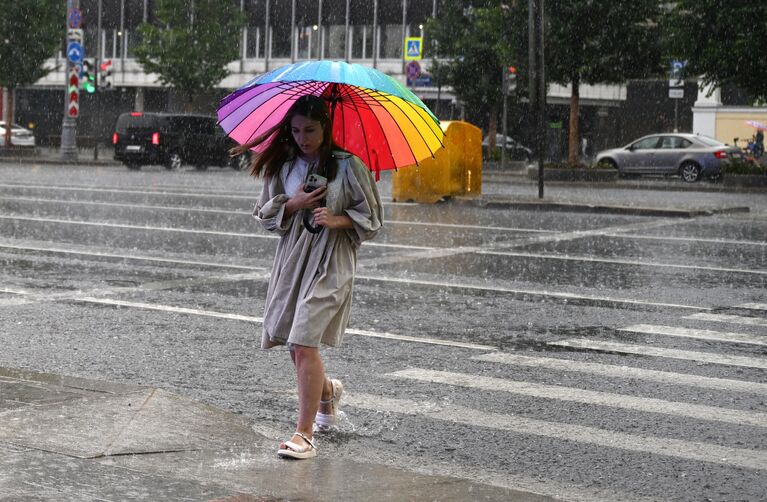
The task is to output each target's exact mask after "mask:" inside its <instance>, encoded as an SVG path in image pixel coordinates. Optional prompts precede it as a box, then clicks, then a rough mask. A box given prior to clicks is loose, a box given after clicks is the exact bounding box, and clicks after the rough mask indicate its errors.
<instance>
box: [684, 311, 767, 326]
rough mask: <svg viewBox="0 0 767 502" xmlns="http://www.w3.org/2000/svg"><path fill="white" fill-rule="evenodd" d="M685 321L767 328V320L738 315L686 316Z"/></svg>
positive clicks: (700, 314) (705, 314) (707, 314)
mask: <svg viewBox="0 0 767 502" xmlns="http://www.w3.org/2000/svg"><path fill="white" fill-rule="evenodd" d="M685 319H697V320H699V321H714V322H726V323H732V324H745V325H749V326H767V319H763V318H759V317H745V316H739V315H726V314H712V313H709V312H706V313H698V314H693V315H688V316H687V317H685Z"/></svg>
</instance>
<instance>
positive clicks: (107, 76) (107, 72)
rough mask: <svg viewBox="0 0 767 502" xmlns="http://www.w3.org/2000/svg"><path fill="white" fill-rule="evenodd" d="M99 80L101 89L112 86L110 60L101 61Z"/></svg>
mask: <svg viewBox="0 0 767 502" xmlns="http://www.w3.org/2000/svg"><path fill="white" fill-rule="evenodd" d="M99 82H100V83H101V87H102V88H103V89H109V88H111V87H112V60H111V59H107V60H106V61H104V62H103V63H101V68H100V73H99Z"/></svg>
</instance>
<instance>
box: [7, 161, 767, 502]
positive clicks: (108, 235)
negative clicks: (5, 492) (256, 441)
mask: <svg viewBox="0 0 767 502" xmlns="http://www.w3.org/2000/svg"><path fill="white" fill-rule="evenodd" d="M0 173H2V181H0V263H1V264H2V271H1V272H0V312H2V321H0V338H1V341H2V346H3V350H2V351H0V366H4V367H12V368H23V369H30V370H35V371H43V372H48V373H56V374H63V375H71V376H79V377H87V378H93V379H99V380H107V381H112V382H118V383H123V384H131V385H148V386H154V387H160V388H162V389H165V390H168V391H171V392H174V393H178V394H181V395H183V396H188V397H191V398H194V399H198V400H201V401H204V402H206V403H209V404H212V405H215V406H217V407H220V408H222V409H224V410H227V411H231V412H235V413H238V414H242V416H243V417H245V418H246V419H247V420H248V421H250V422H251V423H252V424H253V427H254V429H255V430H256V431H258V432H261V433H263V434H265V435H266V436H269V437H274V438H275V441H276V439H277V438H278V437H279V438H281V437H285V436H286V435H289V433H290V432H292V427H293V424H294V420H295V415H296V412H295V408H296V398H295V391H294V387H295V381H294V375H293V371H292V368H291V367H290V365H289V359H288V355H287V352H285V351H284V350H279V349H274V350H271V351H262V350H260V349H259V341H260V316H261V315H262V305H263V299H264V296H265V293H266V284H267V281H268V272H269V267H270V265H271V261H272V255H273V252H274V249H275V246H276V240H275V239H274V238H273V237H272V236H270V235H267V234H266V233H265V232H264V231H263V230H261V229H260V228H259V227H258V226H257V225H256V224H255V222H254V221H253V219H252V217H251V216H250V214H251V211H252V206H253V202H254V200H255V198H256V197H257V196H258V194H259V193H260V182H258V181H257V180H253V179H252V178H249V177H248V176H247V175H246V174H245V173H239V172H234V171H230V170H221V169H217V168H212V169H210V170H208V171H195V170H193V169H189V168H183V169H182V170H180V171H173V172H170V171H165V170H164V169H162V168H159V167H149V168H144V169H143V170H142V171H140V172H129V171H127V170H126V169H124V168H122V167H118V166H56V165H36V164H33V163H30V164H22V165H18V164H0ZM390 176H391V175H390V174H385V175H384V177H383V179H382V181H381V183H380V190H381V193H382V195H383V197H384V200H385V203H386V204H385V206H386V207H385V209H386V221H387V224H386V228H385V230H384V231H383V232H382V234H381V235H380V236H379V237H378V238H377V239H376V240H375V241H372V242H370V243H367V244H365V245H364V246H363V248H362V250H361V251H360V254H359V268H358V278H357V282H356V287H355V293H354V295H355V297H354V308H353V314H352V321H351V325H350V331H349V333H348V334H347V337H346V339H345V341H344V345H343V347H342V348H340V349H325V350H323V357H324V359H325V363H326V367H327V370H328V372H329V373H330V374H331V375H332V376H334V377H339V378H341V379H342V380H343V381H344V383H345V386H346V389H347V395H346V397H345V398H344V400H345V402H346V404H345V406H343V407H342V408H343V409H344V411H345V419H344V421H343V422H342V425H341V429H340V431H338V432H336V433H334V434H332V435H330V436H329V437H327V438H322V439H321V443H320V444H321V448H322V453H321V454H322V455H334V456H339V457H341V458H343V457H346V458H350V459H355V460H363V461H366V462H371V463H380V464H384V465H389V466H396V467H400V468H405V469H407V470H412V471H417V472H424V473H429V474H439V475H449V476H457V477H461V478H466V479H472V480H476V481H479V482H481V483H486V484H492V485H496V486H504V487H509V488H515V489H520V490H525V491H531V492H534V493H539V494H542V495H548V496H553V497H557V498H561V499H562V500H627V501H629V500H689V501H698V500H764V499H765V496H764V494H765V493H767V481H765V480H766V479H767V477H765V471H766V470H767V451H766V450H767V435H766V434H765V431H766V430H767V402H766V399H767V398H766V397H765V396H767V358H765V355H767V348H766V347H767V288H765V285H766V281H765V279H766V278H767V237H766V236H767V201H766V199H767V197H766V196H765V193H764V192H759V191H756V192H748V191H724V190H719V189H712V188H711V187H709V186H706V185H701V186H694V187H691V186H687V185H682V184H680V183H677V182H676V181H675V180H662V179H661V180H651V181H649V182H648V183H646V184H644V185H642V186H635V185H636V184H631V185H619V186H615V187H611V188H605V187H604V186H599V187H596V186H593V187H590V186H586V185H580V184H578V185H569V186H568V185H561V184H551V185H550V186H548V187H547V192H546V194H547V197H546V200H547V201H551V202H557V203H565V204H567V203H572V204H574V205H583V204H600V205H607V206H615V207H618V206H619V207H621V208H624V209H625V208H632V207H633V208H637V207H639V208H642V207H664V208H681V209H705V210H714V211H715V213H716V211H722V212H721V213H716V214H712V215H708V216H696V217H692V218H684V217H657V216H647V215H645V214H643V213H642V212H641V211H636V212H635V214H630V211H628V213H629V214H626V213H627V211H622V212H621V213H620V214H617V212H615V213H614V212H610V211H602V212H583V211H564V210H561V208H559V209H558V210H553V209H552V208H547V207H546V206H541V207H540V208H539V209H520V208H519V207H518V206H514V207H512V206H511V205H508V206H506V207H504V206H503V204H498V205H494V206H492V207H481V206H479V205H475V204H466V203H458V202H456V201H453V202H444V203H439V204H435V205H418V204H410V203H392V202H391V197H390V196H391V188H390V187H391V183H390ZM536 191H537V187H536V186H535V185H534V184H533V182H531V181H528V180H526V179H525V178H524V177H521V176H514V175H512V176H507V175H501V174H493V173H488V175H487V176H486V182H485V184H484V185H483V193H484V194H485V195H486V196H488V197H490V196H492V197H496V198H497V200H507V201H510V202H514V201H517V202H518V201H535V198H536V197H535V194H536ZM734 208H737V209H738V210H737V211H733V212H728V211H727V210H728V209H734ZM743 208H749V211H748V212H743ZM648 327H649V328H648ZM605 344H612V345H605ZM616 344H619V345H616ZM275 444H276V443H275Z"/></svg>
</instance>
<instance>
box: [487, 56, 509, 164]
mask: <svg viewBox="0 0 767 502" xmlns="http://www.w3.org/2000/svg"><path fill="white" fill-rule="evenodd" d="M501 78H502V80H501V92H502V93H503V115H502V118H501V121H502V122H501V131H502V132H503V140H502V141H503V144H501V171H504V170H505V169H506V137H507V136H508V134H509V131H508V128H507V127H506V122H508V116H509V104H508V101H509V96H508V95H509V76H508V70H507V69H506V67H504V68H503V74H502V75H501ZM487 144H488V146H489V145H490V138H488V142H487Z"/></svg>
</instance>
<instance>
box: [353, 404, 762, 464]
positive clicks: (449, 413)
mask: <svg viewBox="0 0 767 502" xmlns="http://www.w3.org/2000/svg"><path fill="white" fill-rule="evenodd" d="M344 403H345V404H346V406H351V407H354V408H359V409H365V410H370V411H374V412H390V413H400V414H403V415H416V416H422V417H427V418H430V419H433V420H438V421H443V422H452V423H459V424H464V425H468V426H470V427H487V428H490V429H497V430H503V431H509V432H512V433H515V434H527V435H532V436H542V437H547V438H553V439H559V440H564V441H574V442H577V443H584V444H590V445H596V446H601V447H608V448H617V449H621V450H626V451H633V452H640V453H649V454H651V455H662V456H666V457H672V458H683V459H686V460H693V461H698V462H710V463H715V464H722V465H727V466H731V467H740V468H746V469H757V470H767V452H764V451H761V450H749V449H739V448H730V447H726V446H718V445H712V444H706V443H698V442H692V441H683V440H679V439H674V438H668V437H646V436H636V435H633V434H626V433H623V432H613V431H608V430H604V429H598V428H596V427H586V426H582V425H570V424H564V423H558V422H548V421H544V420H536V419H532V418H524V417H521V416H518V415H505V414H500V413H489V412H486V411H483V410H475V409H472V408H467V407H463V406H457V405H445V404H439V403H433V402H429V401H424V400H418V401H411V400H407V399H394V398H389V397H385V396H377V395H372V394H361V393H351V392H349V393H344Z"/></svg>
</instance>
